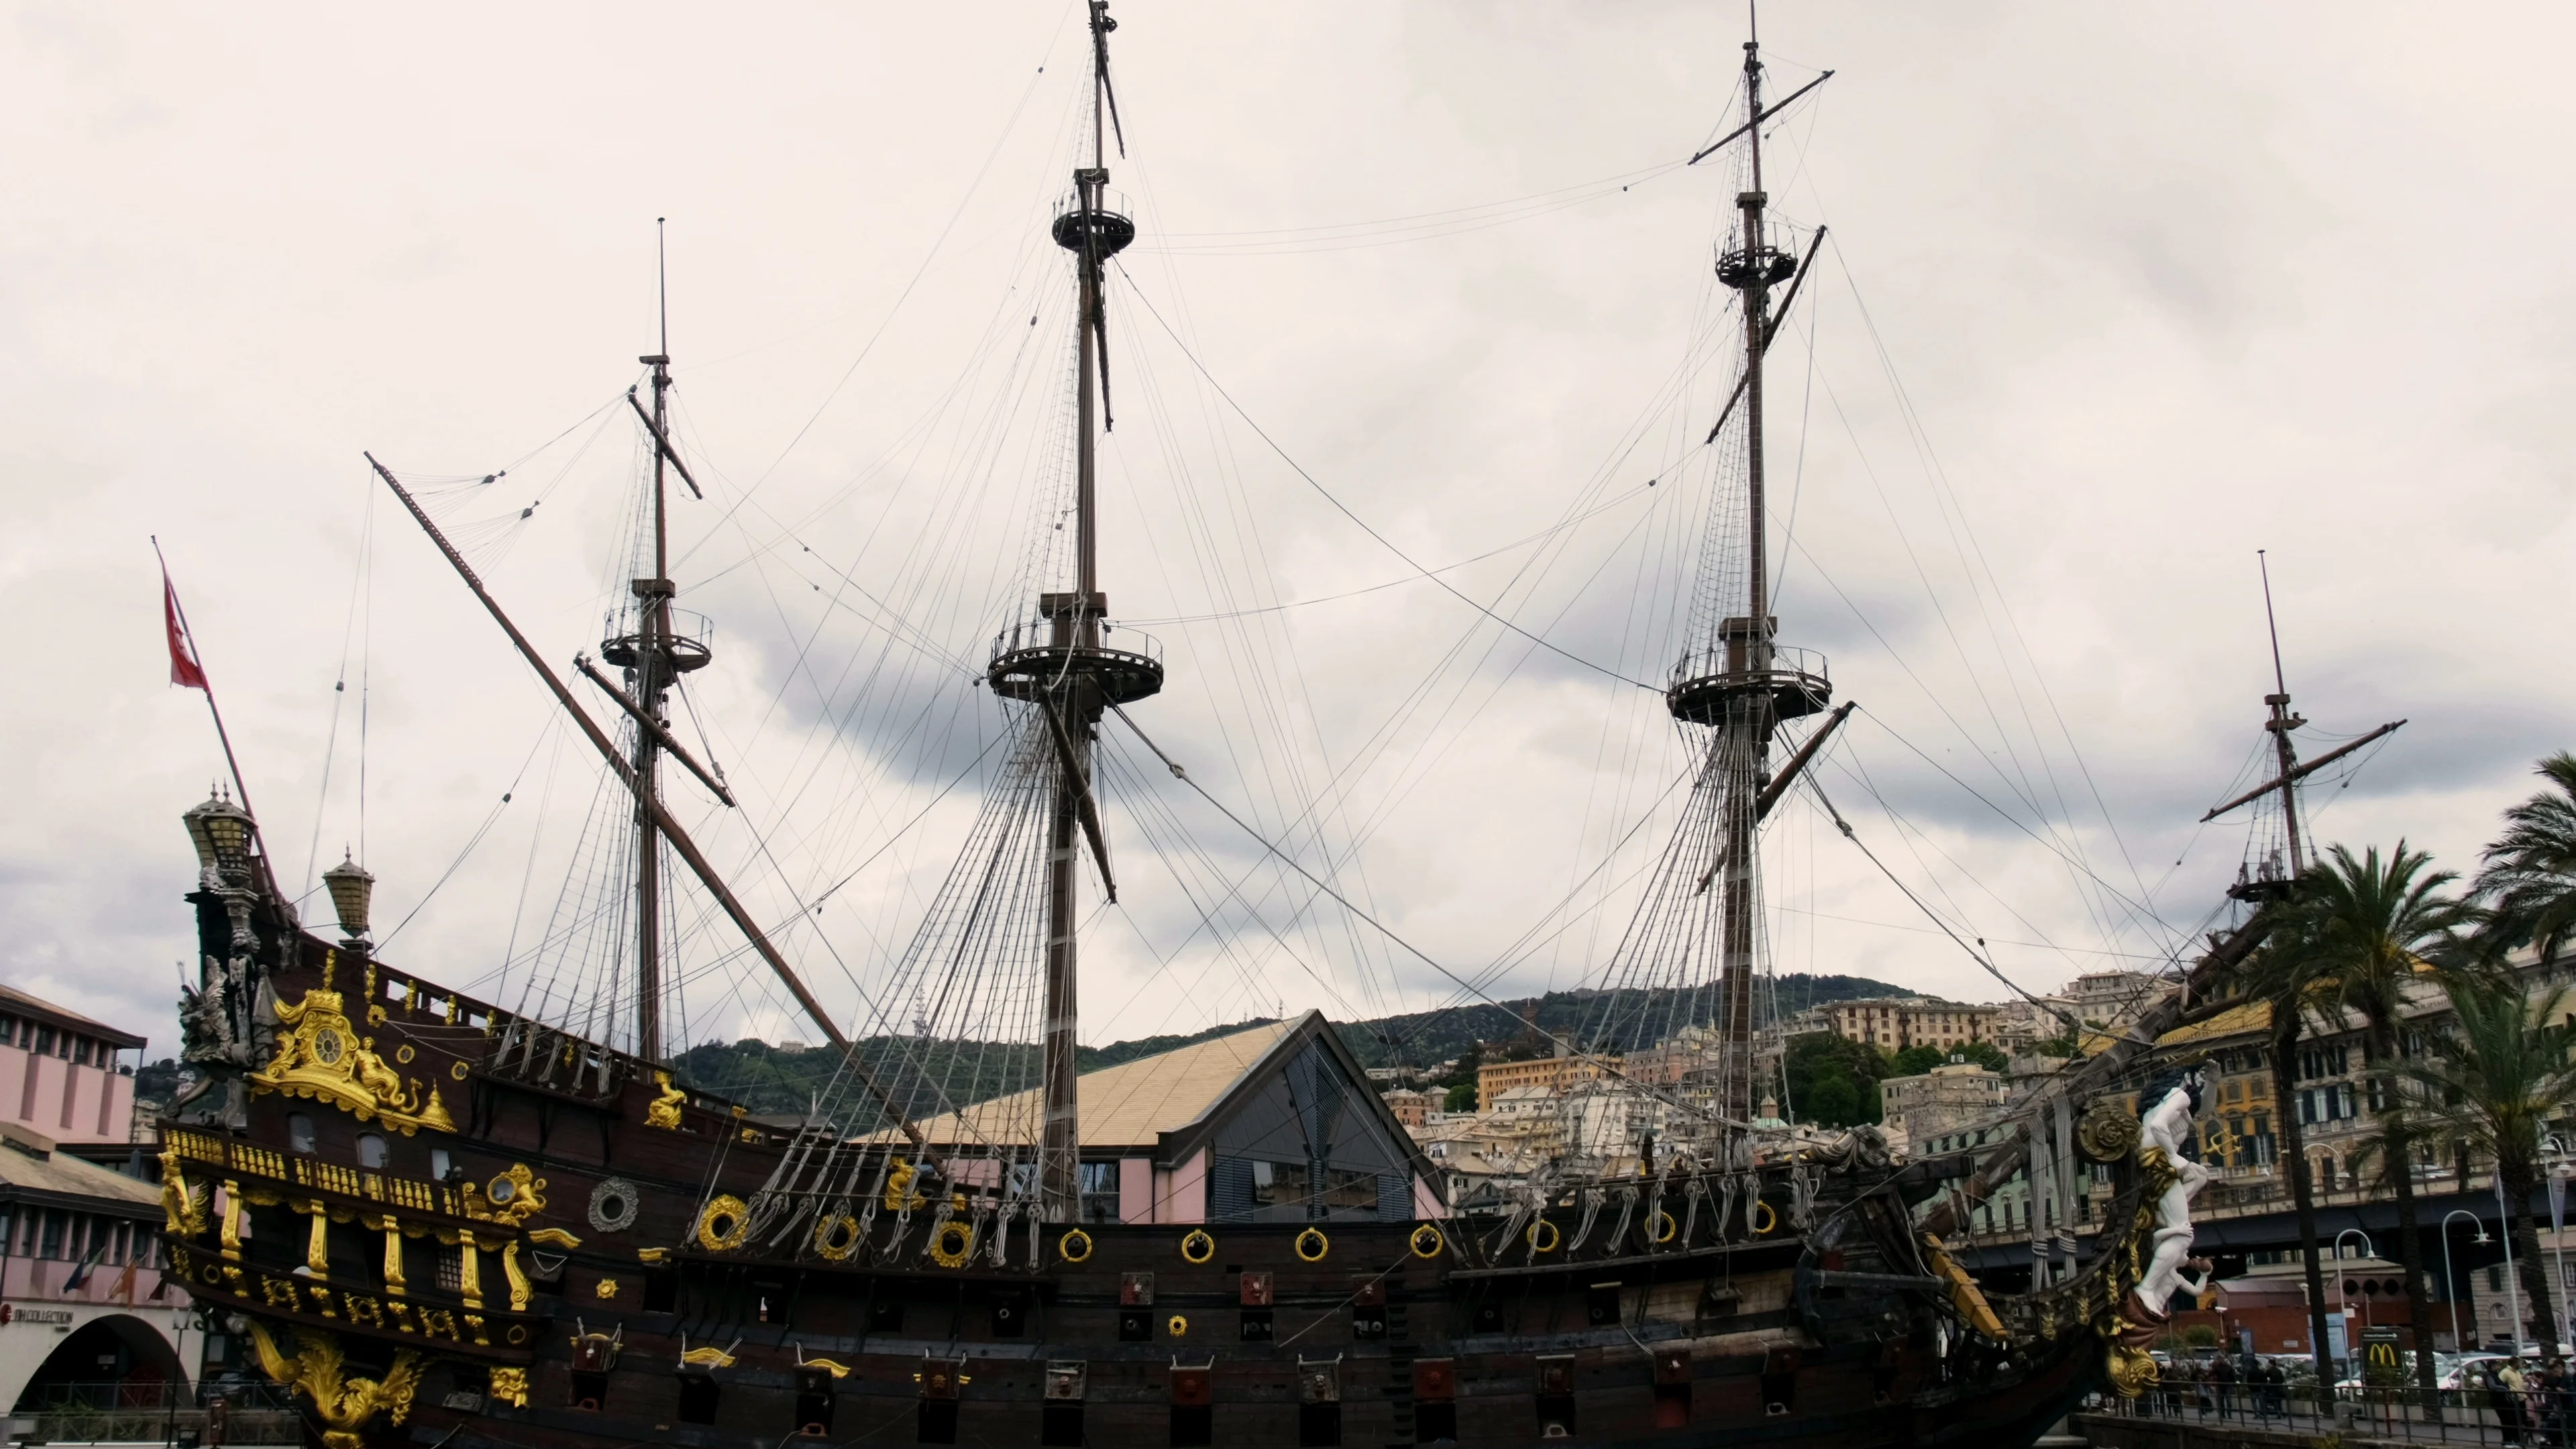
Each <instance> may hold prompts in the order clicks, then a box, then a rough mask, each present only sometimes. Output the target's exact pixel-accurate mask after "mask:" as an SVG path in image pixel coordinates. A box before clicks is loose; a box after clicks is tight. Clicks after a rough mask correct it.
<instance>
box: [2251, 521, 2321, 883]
mask: <svg viewBox="0 0 2576 1449" xmlns="http://www.w3.org/2000/svg"><path fill="white" fill-rule="evenodd" d="M2254 561H2255V565H2256V567H2258V568H2260V569H2261V570H2262V571H2263V627H2264V628H2265V629H2267V630H2269V631H2270V632H2271V636H2272V692H2271V693H2270V694H2267V695H2265V696H2263V702H2264V703H2265V704H2267V705H2270V706H2271V707H2272V717H2271V719H2269V720H2267V721H2265V722H2264V725H2263V728H2265V729H2267V730H2270V731H2271V732H2272V748H2273V752H2274V754H2275V755H2276V756H2278V758H2279V760H2280V763H2281V828H2282V831H2283V832H2284V833H2285V834H2287V835H2288V836H2289V838H2290V879H2292V880H2294V881H2295V880H2297V879H2298V878H2299V877H2300V876H2303V875H2305V874H2307V873H2308V862H2307V852H2306V850H2305V848H2304V847H2303V845H2302V843H2301V842H2300V840H2299V790H2298V780H2299V769H2298V765H2299V756H2298V751H2297V749H2296V748H2294V747H2293V746H2292V745H2291V743H2290V731H2292V730H2294V729H2297V728H2298V727H2299V726H2301V725H2303V724H2306V723H2307V721H2306V720H2303V719H2301V718H2299V717H2298V716H2297V715H2295V714H2292V713H2290V685H2289V681H2288V678H2287V676H2285V675H2283V674H2282V672H2281V623H2280V620H2278V619H2276V618H2274V617H2273V614H2272V561H2271V559H2269V558H2268V557H2266V556H2265V554H2264V551H2263V550H2262V549H2259V548H2258V549H2256V550H2254Z"/></svg>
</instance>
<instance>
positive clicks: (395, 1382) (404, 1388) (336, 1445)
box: [250, 1319, 526, 1449]
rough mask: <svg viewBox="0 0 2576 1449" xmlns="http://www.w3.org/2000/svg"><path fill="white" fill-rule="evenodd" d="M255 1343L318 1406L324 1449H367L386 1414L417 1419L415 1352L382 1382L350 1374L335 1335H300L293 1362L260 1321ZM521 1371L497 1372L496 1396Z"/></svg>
mask: <svg viewBox="0 0 2576 1449" xmlns="http://www.w3.org/2000/svg"><path fill="white" fill-rule="evenodd" d="M250 1339H251V1346H252V1347H253V1349H255V1350H256V1351H257V1353H258V1355H259V1367H260V1371H261V1372H262V1373H265V1374H267V1375H268V1376H269V1377H270V1378H271V1379H274V1380H276V1381H277V1382H278V1383H280V1384H283V1385H285V1386H286V1387H288V1388H290V1389H292V1390H294V1391H296V1392H298V1393H301V1394H303V1395H304V1396H305V1397H306V1398H308V1399H310V1400H312V1401H313V1413H314V1417H315V1418H317V1419H320V1420H321V1421H322V1443H323V1446H324V1449H365V1445H366V1434H365V1430H366V1427H367V1423H368V1421H369V1420H371V1419H373V1418H375V1417H376V1415H378V1414H380V1413H381V1414H383V1415H385V1416H386V1417H387V1418H388V1419H389V1420H391V1421H392V1422H393V1423H396V1424H399V1423H401V1422H402V1421H403V1420H404V1419H405V1418H408V1417H409V1416H410V1414H411V1399H412V1394H413V1393H414V1392H415V1391H416V1390H418V1389H419V1387H420V1368H421V1356H420V1355H419V1354H417V1353H414V1352H412V1351H411V1350H410V1349H407V1348H404V1349H396V1350H395V1351H394V1361H393V1367H392V1368H390V1369H388V1370H386V1371H385V1376H384V1377H383V1378H382V1379H381V1380H379V1379H370V1378H360V1377H356V1376H354V1375H349V1374H344V1373H343V1372H342V1371H341V1358H340V1343H339V1340H337V1339H335V1338H333V1337H332V1336H330V1335H329V1334H325V1333H316V1334H312V1335H310V1336H309V1337H308V1336H307V1335H306V1334H304V1333H303V1332H301V1331H298V1332H297V1333H296V1335H295V1343H296V1352H295V1356H294V1357H292V1358H289V1357H288V1356H287V1355H285V1354H284V1353H281V1352H279V1351H278V1347H277V1344H276V1342H275V1341H274V1340H272V1339H271V1338H270V1337H269V1336H268V1330H267V1329H266V1328H263V1327H262V1326H261V1325H260V1322H259V1320H257V1319H252V1320H250ZM519 1372H520V1371H519V1370H517V1369H496V1370H494V1371H493V1374H492V1379H493V1386H494V1389H495V1391H496V1392H497V1391H498V1389H499V1386H500V1378H501V1375H502V1374H504V1373H511V1374H517V1373H519ZM520 1392H521V1394H522V1395H523V1396H524V1394H525V1392H526V1389H525V1383H524V1378H523V1379H522V1387H521V1390H520ZM522 1402H524V1397H523V1398H522Z"/></svg>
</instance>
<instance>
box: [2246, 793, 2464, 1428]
mask: <svg viewBox="0 0 2576 1449" xmlns="http://www.w3.org/2000/svg"><path fill="white" fill-rule="evenodd" d="M2432 863H2433V858H2432V857H2431V856H2430V855H2427V854H2425V853H2424V852H2422V851H2420V850H2408V849H2407V848H2406V842H2405V841H2403V840H2400V841H2399V842H2397V848H2396V850H2394V851H2393V852H2391V853H2390V854H2389V856H2388V857H2387V859H2386V860H2385V861H2382V859H2381V858H2380V854H2379V847H2377V846H2375V845H2374V846H2371V847H2370V848H2369V849H2368V850H2367V851H2365V852H2364V853H2363V854H2362V856H2361V857H2360V858H2359V859H2355V858H2354V856H2353V853H2352V852H2351V851H2350V850H2348V849H2346V848H2345V847H2343V846H2340V845H2336V846H2330V847H2328V848H2327V850H2326V858H2325V859H2324V860H2321V861H2319V862H2317V863H2316V864H2315V865H2313V866H2311V867H2309V869H2308V873H2307V876H2306V878H2305V879H2303V880H2301V881H2300V882H2299V889H2298V892H2297V894H2296V895H2295V896H2293V897H2292V898H2291V907H2290V910H2291V921H2290V923H2289V924H2290V929H2289V931H2288V933H2287V937H2286V939H2285V940H2284V942H2283V946H2284V949H2287V950H2293V951H2297V952H2300V953H2302V954H2304V955H2306V956H2308V957H2309V958H2310V964H2311V968H2312V969H2313V971H2314V972H2315V974H2316V976H2317V977H2318V978H2320V979H2319V985H2320V987H2321V988H2322V989H2321V993H2320V997H2321V999H2320V1002H2319V1004H2320V1005H2321V1006H2323V1007H2325V1008H2326V1009H2327V1010H2328V1011H2329V1012H2331V1013H2332V1014H2333V1015H2334V1016H2336V1017H2338V1018H2342V1017H2349V1016H2358V1017H2360V1018H2361V1021H2362V1040H2363V1041H2364V1043H2365V1044H2366V1045H2367V1047H2368V1054H2369V1058H2370V1060H2371V1062H2372V1067H2371V1076H2372V1078H2373V1081H2372V1085H2373V1087H2374V1088H2376V1090H2374V1091H2373V1092H2372V1094H2371V1095H2372V1099H2373V1106H2374V1108H2375V1112H2376V1116H2377V1118H2378V1122H2377V1126H2378V1133H2377V1136H2378V1142H2377V1144H2376V1146H2377V1150H2378V1156H2379V1158H2380V1162H2381V1166H2382V1168H2383V1170H2384V1173H2385V1176H2386V1180H2387V1182H2388V1185H2389V1187H2390V1189H2391V1190H2392V1191H2393V1192H2394V1194H2395V1196H2396V1198H2397V1261H2398V1266H2399V1267H2400V1268H2402V1269H2403V1270H2404V1272H2405V1277H2406V1308H2407V1314H2408V1317H2409V1319H2410V1320H2411V1321H2412V1325H2413V1328H2414V1331H2415V1347H2416V1354H2415V1381H2416V1386H2417V1387H2419V1388H2421V1389H2423V1390H2424V1392H2425V1396H2426V1398H2427V1399H2428V1400H2429V1399H2430V1398H2431V1396H2432V1391H2433V1355H2432V1354H2431V1353H2430V1352H2427V1351H2426V1350H2428V1349H2429V1348H2430V1347H2431V1346H2432V1342H2433V1305H2432V1304H2431V1302H2430V1301H2428V1300H2427V1299H2426V1297H2425V1294H2424V1265H2423V1262H2422V1259H2423V1256H2424V1243H2423V1237H2422V1233H2421V1231H2420V1225H2419V1224H2418V1223H2417V1221H2416V1217H2415V1180H2414V1179H2415V1174H2414V1171H2413V1163H2414V1154H2413V1152H2412V1151H2411V1150H2410V1146H2409V1138H2410V1137H2411V1136H2412V1135H2413V1134H2412V1133H2411V1131H2410V1130H2409V1119H2408V1117H2407V1115H2406V1113H2405V1112H2404V1111H2403V1110H2402V1109H2399V1106H2398V1102H2397V1100H2396V1099H2395V1094H2392V1093H2391V1092H2390V1091H2389V1085H2390V1084H2389V1080H2388V1076H2387V1073H2388V1071H2389V1069H2390V1068H2391V1067H2392V1066H2393V1065H2394V1064H2395V1063H2396V1062H2397V1061H2398V1060H2399V1058H2400V1053H2399V1050H2398V1048H2399V1045H2400V1042H2399V1037H2400V1033H2401V1032H2402V1031H2403V1030H2404V1027H2405V1021H2404V1015H2403V1014H2404V1011H2405V1009H2406V1005H2407V994H2408V988H2410V987H2412V986H2413V985H2415V983H2416V982H2417V981H2418V980H2419V979H2421V978H2422V973H2423V970H2424V967H2425V958H2426V957H2427V956H2442V955H2447V954H2449V952H2450V950H2451V948H2452V946H2453V943H2454V942H2455V941H2456V940H2457V939H2458V936H2459V933H2460V932H2461V930H2462V928H2463V927H2465V926H2467V925H2468V924H2469V923H2470V920H2471V917H2472V914H2473V913H2472V912H2471V911H2470V909H2469V907H2468V906H2467V904H2466V903H2464V902H2462V901H2460V900H2459V899H2457V898H2456V897H2453V896H2450V895H2447V894H2445V893H2444V891H2443V887H2445V886H2447V885H2449V884H2450V883H2451V882H2452V881H2454V880H2456V879H2458V877H2457V876H2455V875H2453V874H2452V873H2451V872H2449V871H2446V870H2432V869H2430V868H2429V867H2430V866H2431V865H2432Z"/></svg>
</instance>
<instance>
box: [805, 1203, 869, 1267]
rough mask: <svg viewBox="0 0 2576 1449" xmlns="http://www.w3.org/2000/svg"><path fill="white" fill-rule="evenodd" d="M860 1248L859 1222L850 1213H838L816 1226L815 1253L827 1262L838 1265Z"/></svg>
mask: <svg viewBox="0 0 2576 1449" xmlns="http://www.w3.org/2000/svg"><path fill="white" fill-rule="evenodd" d="M858 1246H859V1220H858V1219H857V1218H854V1217H852V1216H850V1215H849V1214H848V1213H836V1214H833V1215H832V1216H830V1217H826V1218H824V1219H823V1220H822V1221H821V1222H819V1223H816V1224H815V1225H814V1251H815V1252H817V1253H820V1254H822V1255H823V1257H824V1259H825V1261H827V1262H833V1263H838V1262H840V1261H842V1260H843V1259H845V1258H847V1257H849V1256H850V1254H851V1253H852V1252H854V1251H856V1250H857V1248H858Z"/></svg>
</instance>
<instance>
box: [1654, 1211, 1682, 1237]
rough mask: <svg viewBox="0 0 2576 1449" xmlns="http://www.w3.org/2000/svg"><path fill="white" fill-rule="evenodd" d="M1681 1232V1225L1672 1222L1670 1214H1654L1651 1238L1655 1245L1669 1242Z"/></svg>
mask: <svg viewBox="0 0 2576 1449" xmlns="http://www.w3.org/2000/svg"><path fill="white" fill-rule="evenodd" d="M1681 1230H1682V1225H1681V1224H1679V1223H1677V1222H1674V1221H1673V1215H1672V1214H1671V1213H1661V1212H1659V1213H1657V1214H1655V1220H1654V1224H1653V1236H1654V1239H1655V1241H1656V1242H1657V1243H1659V1244H1660V1243H1669V1242H1671V1241H1672V1240H1673V1239H1674V1238H1676V1237H1678V1236H1680V1235H1681Z"/></svg>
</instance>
